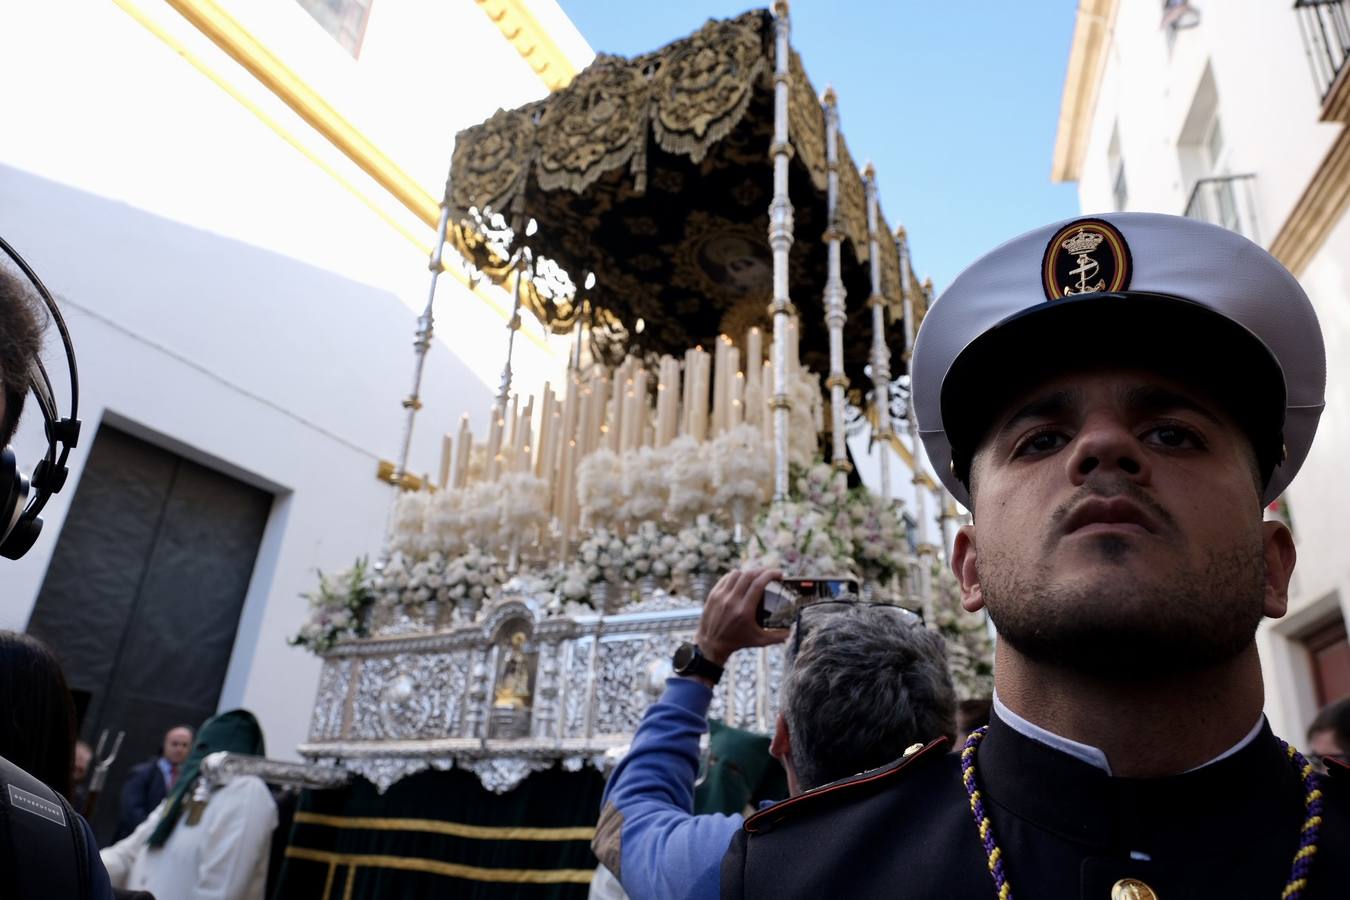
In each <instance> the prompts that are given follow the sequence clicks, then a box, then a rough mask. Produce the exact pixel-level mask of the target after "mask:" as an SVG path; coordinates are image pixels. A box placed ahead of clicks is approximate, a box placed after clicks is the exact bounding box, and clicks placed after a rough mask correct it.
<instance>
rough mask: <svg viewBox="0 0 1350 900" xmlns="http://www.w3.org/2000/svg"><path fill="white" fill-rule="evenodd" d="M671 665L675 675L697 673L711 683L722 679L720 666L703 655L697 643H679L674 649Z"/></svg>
mask: <svg viewBox="0 0 1350 900" xmlns="http://www.w3.org/2000/svg"><path fill="white" fill-rule="evenodd" d="M671 665H672V666H673V667H674V669H675V674H676V675H697V676H700V677H702V678H706V679H708V680H709V681H711V682H712V683H713V684H717V682H719V681H721V680H722V667H721V666H719V665H718V664H717V663H715V662H713V661H712V660H710V659H708V657H706V656H704V655H703V651H702V650H700V649H698V644H691V643H687V642H686V643H683V644H681V645H680V647H679V649H678V650H676V651H675V656H674V658H673V659H672V660H671Z"/></svg>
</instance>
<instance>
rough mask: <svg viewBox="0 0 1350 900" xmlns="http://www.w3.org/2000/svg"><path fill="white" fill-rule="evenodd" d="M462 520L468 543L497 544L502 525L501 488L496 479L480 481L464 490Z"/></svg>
mask: <svg viewBox="0 0 1350 900" xmlns="http://www.w3.org/2000/svg"><path fill="white" fill-rule="evenodd" d="M461 504H462V506H461V509H462V512H461V513H460V522H461V524H462V527H463V529H464V531H463V537H464V542H465V543H466V544H469V543H473V544H477V545H479V546H482V545H485V544H494V545H495V544H496V542H497V534H498V529H499V528H500V527H501V517H502V511H501V503H500V490H499V488H498V486H497V483H496V482H494V481H480V482H477V483H475V484H472V485H469V487H468V488H466V489H465V490H464V498H463V500H462V501H461Z"/></svg>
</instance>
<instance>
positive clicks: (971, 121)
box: [559, 0, 1078, 291]
mask: <svg viewBox="0 0 1350 900" xmlns="http://www.w3.org/2000/svg"><path fill="white" fill-rule="evenodd" d="M559 3H560V5H561V6H562V8H563V10H564V11H565V12H566V13H567V14H568V16H570V17H571V19H572V21H573V22H574V23H575V24H576V26H577V28H578V29H579V30H580V31H581V33H582V35H584V36H585V37H586V39H587V41H589V42H590V45H591V47H592V48H593V49H594V50H595V51H596V52H597V53H601V52H604V53H616V54H620V55H623V56H632V55H634V54H637V53H645V52H648V51H650V50H655V49H657V48H658V47H660V46H662V45H664V44H667V43H669V42H670V41H672V40H675V39H676V38H679V37H683V36H684V35H686V34H689V33H690V32H692V31H695V30H697V29H698V28H699V26H701V25H702V24H703V22H704V21H705V20H707V19H709V18H726V17H729V16H734V15H738V14H740V13H742V12H744V11H745V10H746V9H749V8H751V7H750V5H749V4H748V3H747V2H746V0H680V2H674V3H659V2H651V0H643V2H633V0H559ZM762 5H768V0H764V3H763V4H762ZM1076 7H1077V4H1076V3H1075V2H1074V0H1036V2H1032V3H995V2H992V0H982V2H975V3H963V4H949V3H933V2H924V3H920V2H916V0H792V5H791V22H792V38H791V40H792V44H793V46H794V47H795V48H796V50H797V51H798V53H800V54H801V57H802V61H803V63H804V64H805V66H806V71H807V74H808V75H809V76H810V78H811V83H812V84H813V85H814V86H815V87H816V89H817V90H818V91H823V90H824V89H825V86H826V85H827V84H832V85H834V89H835V91H836V92H837V93H838V95H839V115H840V127H841V129H842V131H843V134H844V137H845V139H846V140H847V141H848V146H849V150H850V152H851V153H852V155H853V158H854V159H855V160H856V161H857V162H858V164H859V165H862V164H864V162H865V161H866V160H868V159H870V160H872V162H873V163H875V165H876V168H877V181H878V184H879V186H880V190H881V206H882V209H883V210H884V211H885V213H886V218H887V220H888V221H889V222H890V224H891V225H892V226H893V227H894V226H897V225H904V226H905V228H906V230H907V231H908V232H909V238H910V248H911V254H912V259H913V265H914V270H915V272H916V273H917V274H918V275H919V277H920V278H922V277H925V276H931V277H932V279H933V283H934V285H936V286H937V288H938V290H939V291H941V290H942V289H944V288H945V287H946V286H947V285H949V284H950V283H951V281H952V279H953V278H955V277H956V276H957V275H958V274H959V273H960V272H961V270H962V269H964V268H965V267H966V266H967V265H968V264H969V263H971V262H973V261H974V260H975V259H976V258H977V257H978V256H980V255H981V254H982V253H984V252H985V251H987V250H991V249H993V248H994V247H995V246H997V245H998V244H1000V243H1002V242H1003V241H1005V240H1007V239H1009V238H1011V237H1014V236H1016V235H1018V234H1021V233H1022V232H1024V231H1028V230H1030V229H1032V228H1035V227H1036V226H1038V225H1044V224H1046V223H1049V222H1053V221H1055V220H1057V219H1063V218H1068V217H1070V216H1073V215H1075V214H1077V212H1078V197H1077V191H1076V186H1075V185H1073V184H1054V183H1052V182H1051V181H1050V159H1051V154H1052V152H1053V150H1054V144H1055V128H1056V125H1057V122H1058V118H1059V99H1060V94H1061V92H1062V90H1063V86H1064V73H1065V67H1066V65H1067V63H1068V57H1069V44H1070V41H1071V39H1072V36H1073V24H1074V13H1075V9H1076Z"/></svg>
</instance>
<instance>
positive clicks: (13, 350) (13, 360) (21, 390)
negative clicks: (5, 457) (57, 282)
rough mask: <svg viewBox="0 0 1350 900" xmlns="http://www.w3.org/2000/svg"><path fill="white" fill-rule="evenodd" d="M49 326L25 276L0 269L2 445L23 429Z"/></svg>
mask: <svg viewBox="0 0 1350 900" xmlns="http://www.w3.org/2000/svg"><path fill="white" fill-rule="evenodd" d="M46 326H47V315H46V309H45V308H44V307H43V305H42V300H41V299H40V298H39V297H38V296H37V295H36V294H35V293H34V292H33V290H32V288H30V287H29V286H28V284H27V283H26V282H25V281H24V280H23V279H22V278H21V277H19V276H17V275H14V274H12V273H10V272H8V271H6V270H4V269H0V392H2V393H3V395H4V400H5V406H4V415H3V416H0V446H4V445H5V444H8V443H9V442H10V441H11V440H12V439H13V438H14V432H15V431H17V430H18V428H19V416H20V415H22V414H23V403H24V400H25V399H26V398H27V397H28V381H29V373H30V372H32V369H33V363H34V361H35V360H37V359H38V357H39V355H40V354H41V353H42V332H43V330H44V329H45V328H46Z"/></svg>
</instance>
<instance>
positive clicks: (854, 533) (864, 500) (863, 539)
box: [845, 489, 909, 585]
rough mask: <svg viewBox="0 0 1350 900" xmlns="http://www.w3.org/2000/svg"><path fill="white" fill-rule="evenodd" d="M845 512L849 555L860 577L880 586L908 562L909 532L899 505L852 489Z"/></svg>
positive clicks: (904, 568)
mask: <svg viewBox="0 0 1350 900" xmlns="http://www.w3.org/2000/svg"><path fill="white" fill-rule="evenodd" d="M845 511H846V513H847V515H848V519H849V526H850V527H849V537H850V539H851V541H852V544H853V550H852V553H853V558H854V560H856V561H857V563H858V574H859V575H860V576H862V578H863V580H864V581H867V582H873V583H875V584H878V585H882V584H887V583H890V582H891V581H893V579H895V578H896V577H898V576H901V575H903V574H904V573H905V571H906V569H907V568H908V565H909V535H908V534H907V532H906V530H905V525H904V522H903V521H902V520H901V518H900V510H899V508H898V507H897V506H896V505H895V504H893V503H890V502H888V501H885V500H883V499H881V497H879V496H877V495H875V494H873V493H871V492H870V491H867V490H865V489H860V490H856V491H853V492H852V494H851V496H850V497H849V500H848V503H847V505H846V507H845Z"/></svg>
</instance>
